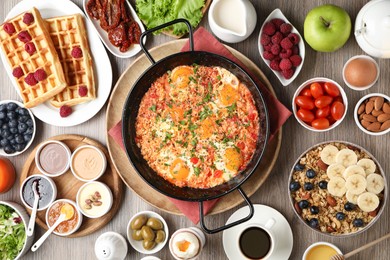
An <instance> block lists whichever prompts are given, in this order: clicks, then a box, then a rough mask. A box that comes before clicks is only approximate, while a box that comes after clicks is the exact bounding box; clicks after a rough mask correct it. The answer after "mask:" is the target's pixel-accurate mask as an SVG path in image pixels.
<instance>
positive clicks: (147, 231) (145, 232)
mask: <svg viewBox="0 0 390 260" xmlns="http://www.w3.org/2000/svg"><path fill="white" fill-rule="evenodd" d="M141 234H142V238H143V239H144V240H146V241H153V240H154V238H155V237H156V234H155V233H154V231H153V230H152V229H151V228H150V227H148V226H143V227H142V228H141Z"/></svg>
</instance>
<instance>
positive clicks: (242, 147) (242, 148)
mask: <svg viewBox="0 0 390 260" xmlns="http://www.w3.org/2000/svg"><path fill="white" fill-rule="evenodd" d="M236 146H237V147H238V148H240V150H244V149H245V143H244V142H238V143H237V145H236Z"/></svg>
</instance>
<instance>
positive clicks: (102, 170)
mask: <svg viewBox="0 0 390 260" xmlns="http://www.w3.org/2000/svg"><path fill="white" fill-rule="evenodd" d="M86 148H91V149H93V150H95V151H96V152H98V154H99V155H100V158H101V159H102V161H103V167H102V169H101V170H100V172H99V174H98V175H96V177H94V178H92V179H84V178H83V177H81V176H79V175H78V174H77V173H76V170H75V169H74V168H73V160H74V158H75V156H76V154H77V152H79V151H80V150H82V149H86ZM106 168H107V158H106V156H105V155H104V153H103V152H102V151H101V150H100V149H99V148H97V147H96V146H93V145H83V146H80V147H78V148H77V149H76V150H74V151H73V153H72V156H71V158H70V170H71V171H72V173H73V176H74V177H76V178H77V179H79V180H80V181H84V182H89V181H95V180H97V179H99V178H100V177H101V176H102V175H103V173H104V172H105V171H106Z"/></svg>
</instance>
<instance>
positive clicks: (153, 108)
mask: <svg viewBox="0 0 390 260" xmlns="http://www.w3.org/2000/svg"><path fill="white" fill-rule="evenodd" d="M149 110H151V111H153V112H156V104H154V105H153V106H151V107H149Z"/></svg>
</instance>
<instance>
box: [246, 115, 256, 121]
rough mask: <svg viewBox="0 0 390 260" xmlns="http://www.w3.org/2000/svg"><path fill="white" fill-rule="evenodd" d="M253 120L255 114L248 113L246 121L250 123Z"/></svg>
mask: <svg viewBox="0 0 390 260" xmlns="http://www.w3.org/2000/svg"><path fill="white" fill-rule="evenodd" d="M255 118H256V114H255V113H250V114H249V115H248V119H249V120H250V121H253V120H255Z"/></svg>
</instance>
